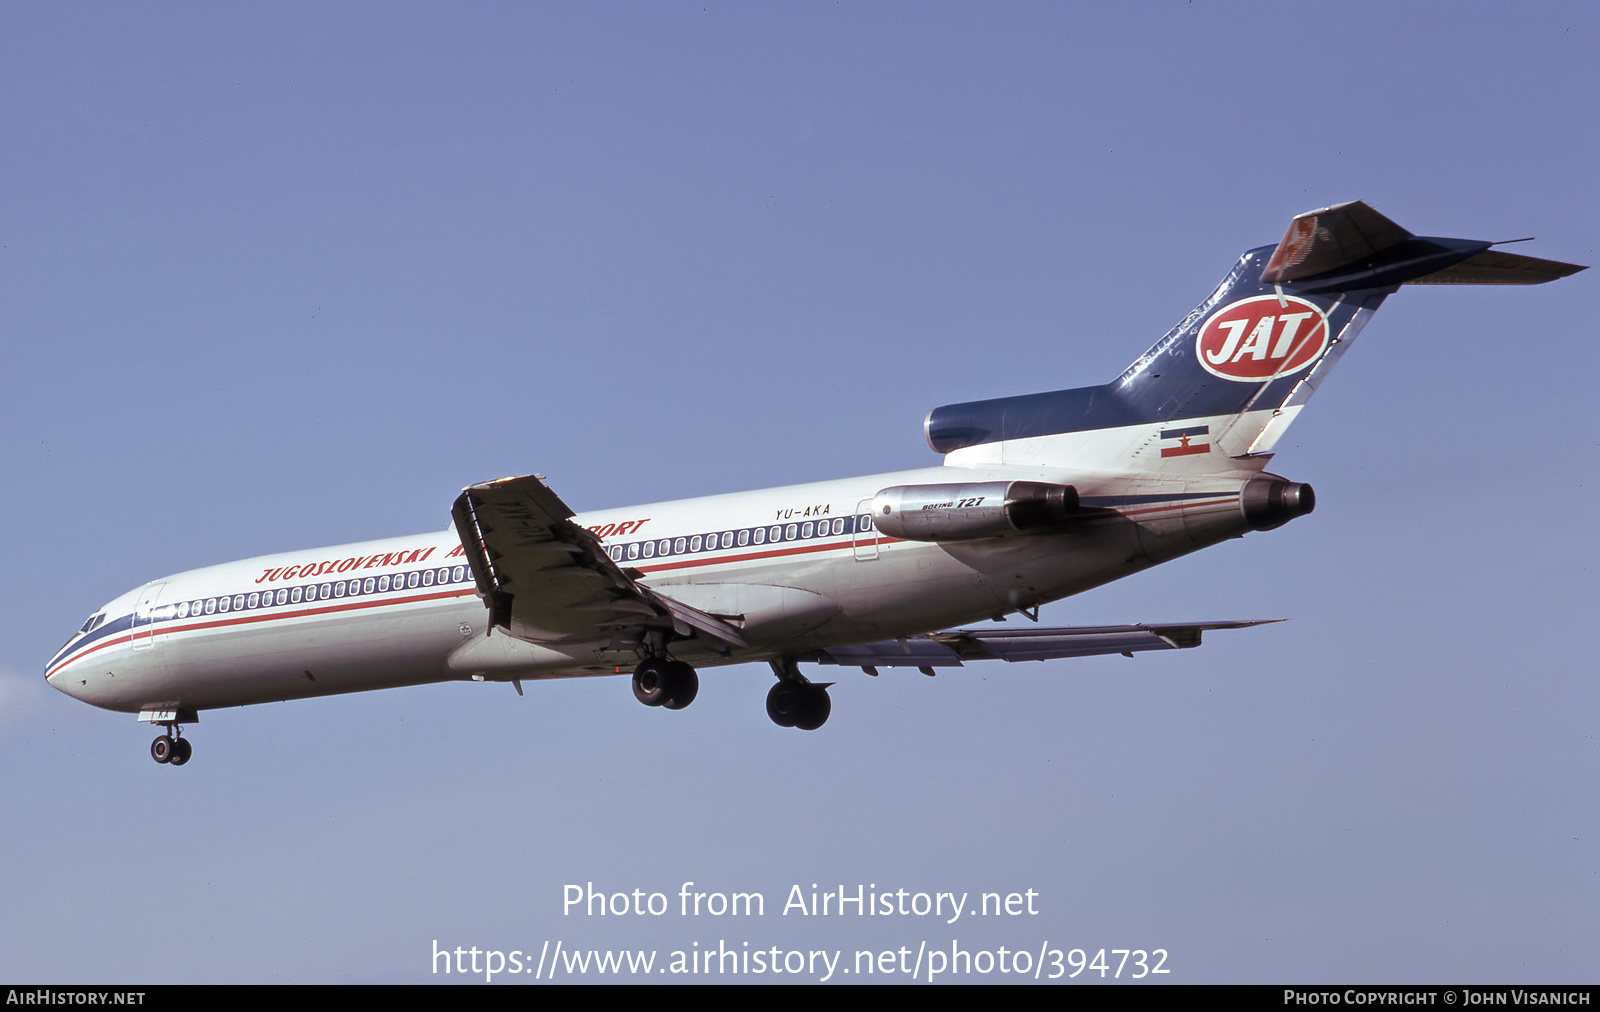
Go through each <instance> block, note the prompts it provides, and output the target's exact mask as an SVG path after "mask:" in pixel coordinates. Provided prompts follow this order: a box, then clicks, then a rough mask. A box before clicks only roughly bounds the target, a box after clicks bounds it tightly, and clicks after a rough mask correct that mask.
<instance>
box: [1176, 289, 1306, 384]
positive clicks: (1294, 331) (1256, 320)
mask: <svg viewBox="0 0 1600 1012" xmlns="http://www.w3.org/2000/svg"><path fill="white" fill-rule="evenodd" d="M1327 347H1328V318H1327V317H1326V316H1325V315H1323V312H1322V310H1320V309H1318V308H1317V307H1316V306H1314V305H1313V304H1311V303H1310V302H1307V301H1306V300H1305V299H1301V298H1297V297H1296V296H1293V295H1258V296H1256V297H1255V298H1253V299H1241V300H1239V301H1238V302H1233V303H1229V304H1228V305H1226V306H1223V307H1222V308H1221V309H1219V310H1217V311H1216V312H1215V313H1212V314H1211V317H1210V318H1209V319H1208V320H1206V322H1205V325H1204V326H1203V327H1201V328H1200V336H1199V337H1197V338H1195V346H1194V350H1195V354H1196V355H1197V356H1199V358H1200V364H1201V365H1202V366H1204V367H1205V369H1206V371H1207V372H1209V373H1211V374H1212V375H1213V376H1221V377H1222V378H1223V379H1226V380H1234V381H1235V382H1238V383H1260V382H1262V381H1264V380H1272V379H1277V378H1278V377H1280V376H1289V375H1291V374H1293V373H1297V372H1299V371H1300V370H1302V369H1304V368H1306V367H1307V366H1309V365H1310V364H1311V363H1313V362H1315V361H1316V360H1317V359H1318V358H1319V357H1321V355H1322V352H1323V349H1325V348H1327Z"/></svg>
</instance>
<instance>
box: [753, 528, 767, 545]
mask: <svg viewBox="0 0 1600 1012" xmlns="http://www.w3.org/2000/svg"><path fill="white" fill-rule="evenodd" d="M766 540H767V529H766V528H765V527H757V528H756V544H758V545H760V544H765V543H766Z"/></svg>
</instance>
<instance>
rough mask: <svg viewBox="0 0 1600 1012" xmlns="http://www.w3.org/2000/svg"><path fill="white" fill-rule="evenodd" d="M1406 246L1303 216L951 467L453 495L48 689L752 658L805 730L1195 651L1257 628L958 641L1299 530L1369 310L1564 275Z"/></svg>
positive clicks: (1369, 221)
mask: <svg viewBox="0 0 1600 1012" xmlns="http://www.w3.org/2000/svg"><path fill="white" fill-rule="evenodd" d="M1494 246H1495V244H1494V243H1491V242H1486V241H1475V240H1466V239H1443V238H1432V237H1423V236H1414V235H1412V234H1411V233H1410V232H1408V231H1406V230H1405V229H1403V228H1401V227H1400V226H1399V225H1397V224H1395V223H1394V222H1392V221H1390V220H1389V219H1387V218H1385V217H1384V216H1382V215H1380V214H1379V213H1377V212H1376V211H1374V210H1373V209H1372V208H1370V207H1368V206H1367V205H1366V204H1363V203H1359V202H1355V203H1348V204H1340V205H1336V206H1333V207H1327V208H1322V209H1320V210H1316V211H1310V212H1307V213H1305V214H1302V215H1300V216H1299V217H1297V218H1295V219H1294V220H1293V221H1292V222H1291V223H1290V225H1289V230H1288V232H1287V233H1286V234H1285V235H1284V237H1283V239H1282V241H1280V242H1279V243H1278V244H1277V245H1276V246H1263V247H1260V248H1258V249H1253V250H1250V251H1249V252H1247V253H1245V254H1244V255H1243V256H1242V257H1241V258H1240V259H1239V261H1238V263H1237V264H1235V265H1234V267H1233V269H1232V270H1231V271H1230V272H1229V273H1228V275H1227V277H1226V278H1224V279H1223V281H1222V283H1221V284H1220V285H1218V286H1217V289H1216V290H1215V291H1214V292H1212V293H1211V295H1210V296H1208V297H1207V298H1206V299H1205V301H1203V302H1202V303H1201V304H1200V305H1199V306H1198V307H1196V308H1195V309H1194V311H1193V312H1191V313H1190V314H1189V315H1188V316H1187V317H1186V318H1185V319H1184V320H1183V321H1182V322H1181V323H1179V324H1178V325H1177V326H1176V327H1174V328H1173V329H1172V331H1171V332H1169V333H1168V334H1167V335H1166V336H1165V337H1163V338H1161V340H1159V341H1157V342H1156V344H1155V346H1154V347H1153V348H1151V349H1150V350H1149V351H1147V352H1145V353H1144V354H1143V355H1141V356H1139V358H1137V359H1136V360H1135V361H1134V363H1133V364H1132V365H1130V366H1129V367H1128V368H1127V370H1126V371H1125V372H1123V374H1122V375H1121V376H1119V377H1117V378H1116V379H1115V380H1113V381H1112V382H1110V383H1107V384H1105V385H1103V386H1092V387H1080V388H1077V389H1072V390H1057V391H1053V392H1050V393H1040V394H1029V395H1024V396H1017V397H1004V398H1000V399H997V400H988V401H975V402H970V403H965V404H949V405H945V406H944V407H940V408H935V409H934V410H933V411H932V412H931V413H930V414H929V415H928V417H927V421H926V423H925V429H926V434H927V439H928V443H929V444H930V445H931V446H932V447H933V449H934V450H935V451H936V452H938V453H941V454H943V455H944V463H943V466H942V467H932V468H924V469H921V470H915V471H906V472H901V473H897V474H880V475H872V476H869V477H864V478H850V479H844V480H840V481H829V482H820V483H817V484H811V485H800V486H793V487H789V488H776V489H767V490H763V491H759V492H745V493H739V494H735V495H719V496H710V497H707V498H702V499H688V500H683V501H680V502H668V503H655V504H652V505H646V506H634V507H629V508H626V509H620V510H603V511H600V512H596V513H591V514H586V515H582V516H579V515H574V513H573V512H572V510H570V509H568V508H567V507H566V505H565V504H564V503H563V502H562V501H561V499H560V498H559V497H558V496H557V495H556V494H555V493H554V492H553V491H551V490H550V488H548V487H547V486H546V485H545V484H544V482H543V481H542V480H541V479H540V478H538V477H532V476H529V477H521V478H505V479H501V480H499V481H491V482H486V483H484V484H481V485H473V486H471V487H470V488H468V489H466V490H465V491H464V492H462V493H461V495H460V497H459V498H458V499H456V501H455V504H454V507H453V508H452V510H451V514H452V516H453V518H454V521H455V522H454V524H453V526H452V527H451V528H448V529H446V530H444V531H441V532H439V533H436V534H425V535H418V536H415V537H408V538H400V539H395V540H390V541H372V542H367V543H364V544H356V545H344V546H340V547H337V548H328V549H321V550H317V551H309V552H291V553H287V554H283V555H273V556H268V557H265V558H260V559H250V560H246V561H244V562H236V563H230V564H227V565H220V566H212V567H209V568H206V569H198V570H194V571H192V572H187V573H179V574H177V575H175V576H168V577H165V578H163V579H160V580H156V581H154V582H151V583H147V584H145V585H144V586H142V587H138V588H136V589H134V590H131V591H129V592H128V593H126V594H124V595H122V596H121V597H118V598H117V599H115V600H113V601H111V602H110V603H109V604H107V605H106V606H105V607H103V608H100V609H98V610H96V611H95V613H94V614H93V615H91V616H90V617H89V619H88V620H87V621H86V622H84V623H83V626H82V628H81V629H79V630H78V631H77V632H76V633H74V634H73V636H72V638H71V639H69V640H68V641H67V643H66V645H65V646H63V647H62V648H61V650H60V651H58V652H57V653H56V655H55V656H54V657H53V658H51V660H50V662H49V664H48V665H47V667H46V671H45V677H46V678H47V679H49V682H50V684H51V685H54V686H55V687H56V688H58V689H60V690H61V691H62V692H65V693H67V694H68V695H71V696H73V697H75V698H77V699H81V700H83V701H85V702H87V703H92V704H94V705H96V706H100V707H104V708H106V709H110V710H120V711H125V712H130V713H137V714H138V715H139V719H140V720H144V721H149V722H151V723H155V724H160V725H163V726H164V729H165V733H163V734H162V735H160V736H159V737H157V738H156V740H155V742H154V743H153V744H152V745H151V749H150V751H151V754H152V756H154V758H155V759H156V761H157V762H163V763H170V764H172V765H181V764H183V763H185V762H187V761H188V760H189V757H190V755H191V754H192V750H191V745H190V741H189V739H187V738H185V737H183V736H182V727H181V725H182V724H185V723H192V722H194V721H196V720H198V713H199V711H200V710H204V709H210V708H213V707H221V706H242V705H245V704H249V703H264V702H271V701H277V700H286V699H298V698H303V697H307V696H321V695H329V694H333V693H341V692H358V691H362V690H366V689H385V688H393V687H396V686H403V685H418V684H422V683H427V682H440V681H448V680H455V679H463V680H475V681H495V682H511V683H513V684H514V685H515V687H516V690H517V692H518V693H521V692H522V691H523V686H522V683H523V681H525V680H534V679H540V678H558V677H575V676H586V675H612V674H625V673H629V672H631V673H632V676H633V691H634V695H635V696H636V697H638V699H639V701H640V702H642V703H645V704H646V705H649V706H660V707H665V708H667V709H680V708H682V707H685V706H688V705H689V704H690V703H691V702H693V701H694V698H695V694H696V693H697V692H698V691H699V684H700V682H699V676H698V674H697V669H698V668H704V667H710V666H716V665H723V664H737V663H743V662H748V661H766V662H768V663H769V664H770V665H771V667H772V671H773V673H774V674H775V675H776V676H777V681H776V683H775V684H774V685H773V686H772V689H771V691H770V692H769V693H768V695H767V713H768V715H769V716H770V717H771V718H772V720H773V721H775V722H776V723H778V724H780V725H782V726H785V727H799V728H803V729H806V730H813V729H815V728H818V727H821V726H822V724H823V723H824V722H825V721H826V720H827V719H828V714H829V711H830V708H831V702H830V699H829V695H828V691H827V690H828V687H829V684H831V683H827V684H823V683H817V682H812V681H811V680H809V679H808V678H807V677H806V676H805V675H804V674H802V673H801V668H800V665H801V664H803V663H811V664H823V665H828V664H832V665H850V666H857V667H860V668H862V669H863V670H865V671H866V672H867V673H868V674H877V672H878V669H879V668H882V667H895V666H905V667H914V668H920V669H921V670H923V671H924V672H925V673H928V674H932V673H933V671H934V669H935V668H939V667H946V666H960V665H962V664H965V663H968V662H972V661H978V660H1001V661H1024V660H1047V659H1051V658H1060V657H1083V656H1088V655H1092V654H1112V653H1120V654H1129V655H1131V654H1132V653H1134V652H1135V651H1141V650H1171V649H1181V648H1185V647H1194V646H1198V645H1199V644H1200V639H1201V636H1202V634H1203V633H1204V632H1206V631H1208V630H1212V629H1225V628H1236V627H1241V626H1249V625H1254V624H1257V623H1256V622H1253V621H1234V622H1207V623H1172V624H1148V625H1126V626H1098V627H1076V628H1042V627H1039V626H1037V625H1033V626H1024V627H1019V626H1018V625H1017V624H1016V623H1009V624H1008V625H1007V626H1006V627H1004V628H995V627H984V628H979V629H961V628H951V627H952V626H955V625H958V624H960V623H972V622H981V621H984V620H987V619H991V618H999V617H1003V616H1006V615H1012V614H1019V613H1020V614H1022V615H1025V616H1028V617H1030V618H1033V619H1035V620H1037V618H1038V607H1039V605H1041V604H1043V603H1046V602H1049V601H1054V600H1057V599H1060V598H1063V597H1067V596H1069V595H1072V594H1077V593H1080V592H1082V591H1085V590H1088V589H1089V588H1091V587H1095V586H1098V585H1100V584H1103V583H1108V582H1110V581H1112V580H1115V579H1118V578H1120V577H1123V576H1127V575H1129V574H1131V573H1135V572H1138V571H1140V570H1143V569H1148V568H1149V567H1151V566H1154V565H1156V564H1158V563H1161V562H1166V561H1167V560H1169V559H1174V558H1177V557H1178V556H1180V555H1186V554H1188V553H1189V552H1193V551H1196V550H1198V549H1201V548H1205V547H1207V546H1209V545H1214V544H1217V543H1218V542H1221V541H1224V540H1227V539H1229V538H1235V537H1240V536H1242V535H1243V534H1245V533H1246V532H1248V531H1265V530H1271V529H1273V528H1275V527H1279V526H1281V525H1283V524H1285V523H1287V522H1289V521H1290V520H1293V519H1295V518H1296V517H1299V516H1302V515H1304V514H1307V513H1310V512H1311V510H1312V508H1313V506H1314V504H1315V499H1314V496H1313V494H1312V491H1311V487H1310V486H1309V485H1305V484H1301V483H1298V482H1293V481H1288V480H1286V479H1284V478H1280V477H1278V476H1277V475H1275V474H1271V473H1269V472H1268V471H1266V470H1265V468H1266V465H1267V462H1268V461H1269V460H1270V459H1271V458H1272V453H1273V448H1274V446H1275V445H1276V444H1277V442H1278V440H1279V439H1280V438H1281V437H1282V435H1283V433H1284V431H1285V430H1286V429H1287V428H1288V427H1289V425H1290V423H1292V422H1293V421H1294V419H1295V417H1296V416H1297V415H1298V414H1299V412H1300V409H1301V408H1303V407H1304V406H1305V403H1306V401H1307V400H1309V399H1310V397H1311V395H1312V393H1313V392H1314V391H1315V390H1316V388H1317V386H1318V385H1319V384H1320V383H1321V382H1322V380H1323V378H1324V377H1326V376H1327V375H1328V373H1329V372H1330V371H1331V370H1332V369H1333V367H1334V365H1335V364H1336V363H1337V361H1338V359H1339V357H1340V356H1341V355H1343V354H1344V352H1345V351H1346V350H1348V349H1349V347H1350V344H1351V342H1352V341H1353V340H1354V339H1355V337H1356V335H1357V334H1359V333H1360V331H1361V329H1362V327H1364V326H1365V325H1366V323H1367V320H1368V319H1369V318H1370V317H1371V316H1372V314H1373V313H1374V312H1375V311H1376V310H1377V308H1378V306H1379V305H1381V304H1382V302H1383V300H1384V299H1385V298H1387V297H1388V296H1389V295H1391V294H1393V293H1394V292H1396V291H1398V290H1399V287H1400V286H1401V285H1405V284H1538V283H1541V282H1545V281H1552V280H1555V279H1557V278H1562V277H1566V276H1568V275H1570V274H1573V273H1575V272H1577V271H1579V270H1583V269H1584V268H1582V267H1579V266H1576V265H1573V264H1566V263H1560V262H1557V261H1552V260H1541V259H1537V258H1534V257H1529V256H1523V255H1520V254H1515V253H1507V252H1504V251H1502V250H1498V249H1495V248H1493V247H1494Z"/></svg>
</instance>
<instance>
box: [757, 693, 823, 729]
mask: <svg viewBox="0 0 1600 1012" xmlns="http://www.w3.org/2000/svg"><path fill="white" fill-rule="evenodd" d="M832 712H833V700H832V699H830V698H829V697H828V687H827V686H826V685H813V684H811V683H810V682H779V683H778V684H777V685H774V686H773V687H772V688H771V689H769V690H767V716H769V717H771V718H772V722H773V723H774V724H776V725H778V726H779V727H798V728H799V729H800V730H802V731H815V730H816V729H817V728H819V727H821V726H822V725H823V724H826V723H827V722H828V715H829V714H830V713H832Z"/></svg>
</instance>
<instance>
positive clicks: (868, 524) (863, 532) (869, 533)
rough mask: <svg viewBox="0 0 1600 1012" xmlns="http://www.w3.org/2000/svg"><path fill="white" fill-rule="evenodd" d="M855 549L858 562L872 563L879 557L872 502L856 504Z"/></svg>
mask: <svg viewBox="0 0 1600 1012" xmlns="http://www.w3.org/2000/svg"><path fill="white" fill-rule="evenodd" d="M855 527H856V532H855V549H856V561H857V562H871V561H872V560H873V559H876V558H877V557H878V529H877V528H876V527H874V526H873V525H872V500H871V499H863V500H861V501H860V502H858V503H856V523H855Z"/></svg>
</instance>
